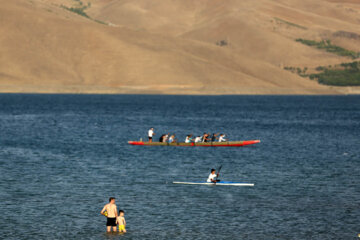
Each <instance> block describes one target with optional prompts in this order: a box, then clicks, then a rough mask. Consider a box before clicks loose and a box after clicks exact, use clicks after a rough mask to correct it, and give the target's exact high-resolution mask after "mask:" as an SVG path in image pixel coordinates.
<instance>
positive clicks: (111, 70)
mask: <svg viewBox="0 0 360 240" xmlns="http://www.w3.org/2000/svg"><path fill="white" fill-rule="evenodd" d="M89 2H90V3H91V4H89V6H90V7H89V8H88V9H86V10H85V11H86V13H87V14H88V15H89V16H90V17H91V18H92V19H99V20H102V21H104V22H106V23H108V24H109V25H105V24H100V23H98V22H96V21H94V20H92V19H89V18H85V17H83V16H80V15H77V14H75V13H73V12H71V11H68V10H66V9H64V8H63V7H62V6H66V7H79V1H74V0H52V1H50V0H19V1H16V3H15V2H14V1H6V2H3V3H2V4H1V5H0V91H1V92H54V93H59V92H76V93H77V92H80V93H166V94H324V93H325V94H329V93H330V94H332V93H338V92H339V91H340V92H341V91H343V90H338V89H335V88H330V87H327V86H322V85H319V84H317V83H316V82H314V81H311V80H308V79H305V78H301V77H299V76H297V75H295V74H292V73H290V72H287V71H285V70H283V66H313V65H324V64H334V63H340V62H344V61H349V59H346V58H344V57H338V56H336V55H333V54H329V53H326V52H322V51H319V50H314V49H312V48H310V47H307V46H304V45H301V44H299V43H297V42H295V41H294V39H295V38H297V37H305V38H322V37H324V36H326V37H327V38H331V39H332V40H334V41H337V42H338V43H339V44H343V45H344V46H346V47H348V48H349V49H353V50H357V48H358V44H357V43H359V41H360V40H358V39H356V38H355V39H354V38H349V37H346V36H345V37H344V35H343V36H341V35H335V33H337V32H339V31H343V32H347V33H349V32H350V33H359V32H360V31H359V29H358V24H356V21H358V20H356V17H355V15H356V14H346V13H348V11H350V10H349V9H351V12H355V13H357V11H359V9H358V7H359V6H358V4H354V3H352V2H350V1H349V3H346V4H344V3H342V4H339V3H337V2H334V1H319V3H317V4H313V3H311V2H312V1H305V2H303V1H295V0H292V1H265V0H262V1H261V0H259V1H251V0H248V1H235V0H229V1H226V2H225V1H220V0H218V1H214V0H211V1H210V0H198V1H190V0H175V1H174V0H171V1H170V0H162V1H147V0H137V1H133V0H131V1H130V0H112V1H111V0H102V1H100V0H96V1H95V0H93V1H89ZM87 3H88V2H84V3H83V4H87ZM339 5H340V6H339ZM321 7H323V8H325V9H323V8H321ZM290 21H291V22H292V23H294V24H296V25H298V26H295V27H294V25H289V24H287V22H290ZM299 26H301V27H299ZM345 35H346V34H345ZM221 40H226V42H227V43H228V44H227V45H226V46H222V47H221V46H218V45H216V44H215V43H216V42H217V41H221Z"/></svg>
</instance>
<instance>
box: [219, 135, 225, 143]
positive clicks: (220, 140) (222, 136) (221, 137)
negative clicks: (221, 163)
mask: <svg viewBox="0 0 360 240" xmlns="http://www.w3.org/2000/svg"><path fill="white" fill-rule="evenodd" d="M219 142H227V139H226V138H225V134H220V137H219Z"/></svg>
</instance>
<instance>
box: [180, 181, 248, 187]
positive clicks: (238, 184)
mask: <svg viewBox="0 0 360 240" xmlns="http://www.w3.org/2000/svg"><path fill="white" fill-rule="evenodd" d="M173 183H174V184H190V185H211V186H214V185H217V186H247V187H253V186H254V185H255V184H254V183H242V182H225V181H220V182H217V183H211V182H173Z"/></svg>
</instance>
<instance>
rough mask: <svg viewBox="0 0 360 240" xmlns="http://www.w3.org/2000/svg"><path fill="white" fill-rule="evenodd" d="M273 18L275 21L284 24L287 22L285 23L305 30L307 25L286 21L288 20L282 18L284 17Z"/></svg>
mask: <svg viewBox="0 0 360 240" xmlns="http://www.w3.org/2000/svg"><path fill="white" fill-rule="evenodd" d="M274 19H275V20H276V21H277V22H280V23H285V24H287V25H289V26H292V27H297V28H301V29H304V30H307V27H304V26H301V25H299V24H296V23H292V22H288V21H286V20H284V19H281V18H277V17H275V18H274Z"/></svg>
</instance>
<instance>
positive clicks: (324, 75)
mask: <svg viewBox="0 0 360 240" xmlns="http://www.w3.org/2000/svg"><path fill="white" fill-rule="evenodd" d="M284 69H285V70H288V71H291V72H292V73H297V74H298V75H300V76H301V77H309V78H310V79H316V80H317V81H318V82H319V83H321V84H325V85H331V86H360V62H356V61H355V62H351V63H342V64H340V65H337V66H328V67H325V66H319V67H317V68H315V70H316V71H319V72H320V73H313V74H306V70H307V68H304V69H303V70H301V69H300V68H295V67H284Z"/></svg>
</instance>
